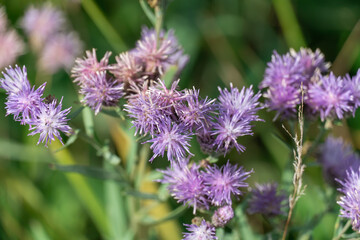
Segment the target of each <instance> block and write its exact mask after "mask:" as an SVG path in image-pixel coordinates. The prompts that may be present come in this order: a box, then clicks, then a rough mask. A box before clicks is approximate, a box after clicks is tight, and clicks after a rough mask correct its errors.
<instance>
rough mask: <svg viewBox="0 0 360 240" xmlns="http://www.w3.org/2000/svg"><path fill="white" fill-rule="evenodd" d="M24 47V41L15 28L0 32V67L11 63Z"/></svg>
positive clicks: (22, 51) (21, 52)
mask: <svg viewBox="0 0 360 240" xmlns="http://www.w3.org/2000/svg"><path fill="white" fill-rule="evenodd" d="M24 49H25V46H24V42H23V41H22V40H21V38H20V36H19V35H18V34H17V33H16V31H15V30H13V29H12V30H8V31H6V32H0V52H1V56H0V69H2V68H4V67H6V66H8V65H10V64H13V63H14V62H15V61H16V58H17V57H18V56H20V55H21V54H23V53H24Z"/></svg>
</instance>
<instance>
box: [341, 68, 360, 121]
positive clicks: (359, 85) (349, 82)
mask: <svg viewBox="0 0 360 240" xmlns="http://www.w3.org/2000/svg"><path fill="white" fill-rule="evenodd" d="M344 81H345V84H346V87H347V88H348V89H349V90H350V92H351V94H352V96H353V101H352V105H353V106H354V111H353V115H354V114H355V111H356V109H357V108H358V107H360V69H359V70H358V71H357V73H356V75H355V76H353V77H352V78H351V77H350V76H349V75H347V76H346V77H345V80H344Z"/></svg>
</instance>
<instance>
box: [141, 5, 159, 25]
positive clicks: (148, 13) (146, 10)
mask: <svg viewBox="0 0 360 240" xmlns="http://www.w3.org/2000/svg"><path fill="white" fill-rule="evenodd" d="M140 6H141V8H142V10H143V11H144V13H145V15H146V16H147V18H148V19H149V21H150V22H151V23H152V25H154V27H155V25H156V17H155V15H154V12H153V11H152V10H151V8H150V6H149V5H148V4H147V3H146V2H145V0H140Z"/></svg>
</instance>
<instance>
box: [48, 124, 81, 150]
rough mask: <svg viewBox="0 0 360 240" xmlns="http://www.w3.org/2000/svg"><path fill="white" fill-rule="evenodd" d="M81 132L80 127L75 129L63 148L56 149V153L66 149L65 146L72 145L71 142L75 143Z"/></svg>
mask: <svg viewBox="0 0 360 240" xmlns="http://www.w3.org/2000/svg"><path fill="white" fill-rule="evenodd" d="M79 132H80V129H76V130H75V131H74V134H72V135H71V136H70V137H69V138H68V140H67V141H66V143H65V144H64V145H63V146H62V147H61V148H59V149H56V150H55V151H54V153H56V152H59V151H61V150H64V149H65V148H67V147H68V146H70V145H71V144H73V143H74V142H75V141H76V140H77V138H78V135H79Z"/></svg>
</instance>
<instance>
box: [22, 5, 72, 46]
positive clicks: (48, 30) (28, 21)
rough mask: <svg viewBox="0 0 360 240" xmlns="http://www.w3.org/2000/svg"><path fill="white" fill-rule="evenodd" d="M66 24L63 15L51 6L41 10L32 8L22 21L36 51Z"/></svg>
mask: <svg viewBox="0 0 360 240" xmlns="http://www.w3.org/2000/svg"><path fill="white" fill-rule="evenodd" d="M64 23H65V19H64V16H63V13H62V12H61V11H60V10H58V9H57V8H55V7H53V6H52V5H50V4H45V5H43V6H42V7H39V8H36V7H34V6H31V7H30V8H28V9H27V10H26V13H25V15H24V17H23V18H22V19H21V21H20V24H21V26H22V28H23V29H24V30H25V32H26V34H28V35H29V37H30V40H31V43H32V44H33V45H34V47H35V48H36V49H38V48H40V47H42V45H43V44H44V43H45V42H46V41H48V39H49V38H51V37H52V36H53V35H54V34H55V33H57V32H58V31H59V30H61V29H62V28H63V25H64Z"/></svg>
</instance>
